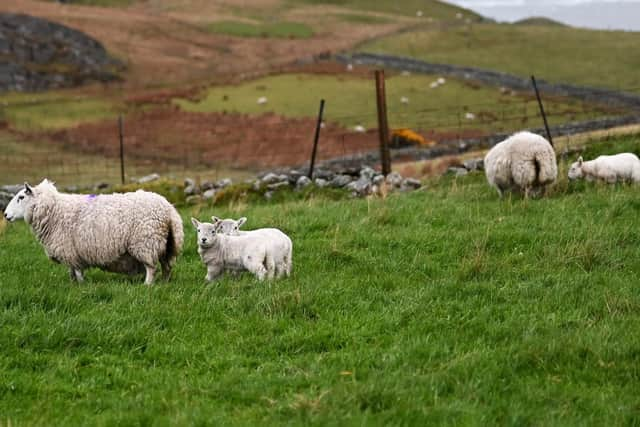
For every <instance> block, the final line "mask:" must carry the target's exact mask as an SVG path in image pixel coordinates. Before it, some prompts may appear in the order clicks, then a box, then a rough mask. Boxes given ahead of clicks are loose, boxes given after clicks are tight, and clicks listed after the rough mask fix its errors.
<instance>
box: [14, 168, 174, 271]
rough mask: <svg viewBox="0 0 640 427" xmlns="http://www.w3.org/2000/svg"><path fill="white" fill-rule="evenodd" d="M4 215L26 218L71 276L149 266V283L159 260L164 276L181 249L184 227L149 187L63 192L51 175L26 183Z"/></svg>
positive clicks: (169, 207) (52, 257)
mask: <svg viewBox="0 0 640 427" xmlns="http://www.w3.org/2000/svg"><path fill="white" fill-rule="evenodd" d="M4 216H5V217H6V218H7V219H8V220H9V221H15V220H17V219H24V220H25V222H26V223H27V224H29V225H30V226H31V229H32V230H33V232H34V234H35V236H36V238H37V239H38V240H39V241H40V243H42V246H44V250H45V253H46V254H47V256H48V257H49V258H50V259H51V260H53V261H55V262H59V263H61V264H64V265H66V266H68V267H69V273H70V275H71V279H72V280H74V281H82V280H83V279H84V278H83V274H82V273H83V270H85V269H86V268H89V267H98V268H101V269H103V270H107V271H112V272H117V273H126V274H136V273H142V272H144V271H145V270H146V277H145V284H151V283H152V282H153V279H154V275H155V272H156V269H157V263H158V262H159V263H160V265H161V267H162V273H163V276H164V277H165V278H167V279H168V278H169V276H170V274H171V268H172V266H173V263H174V262H175V259H176V257H177V256H178V254H179V253H180V251H181V249H182V244H183V240H184V231H183V228H182V219H181V218H180V215H179V214H178V212H177V211H176V209H175V208H174V207H173V206H172V205H171V204H170V203H169V202H168V201H167V200H166V199H165V198H164V197H162V196H160V195H159V194H155V193H150V192H146V191H141V190H139V191H136V192H134V193H124V194H110V195H106V194H105V195H94V194H91V195H84V194H65V193H59V192H58V190H57V189H56V187H55V185H54V184H53V183H52V182H49V181H48V180H46V179H45V180H44V181H42V182H41V183H40V184H38V185H37V186H35V187H31V186H29V184H26V183H25V185H24V188H23V189H22V190H20V191H19V192H18V193H17V194H16V195H15V197H14V198H13V199H12V200H11V202H9V205H8V206H7V209H6V210H5V212H4Z"/></svg>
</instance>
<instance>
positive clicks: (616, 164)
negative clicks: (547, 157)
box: [569, 153, 640, 184]
mask: <svg viewBox="0 0 640 427" xmlns="http://www.w3.org/2000/svg"><path fill="white" fill-rule="evenodd" d="M578 178H586V180H587V181H595V180H598V179H601V180H604V181H605V182H608V183H609V184H615V183H616V182H617V181H630V182H640V159H638V156H636V155H635V154H633V153H620V154H614V155H612V156H599V157H597V158H596V159H594V160H589V161H586V162H585V161H583V160H582V156H580V157H578V161H577V162H575V163H573V164H572V165H571V168H570V169H569V179H571V180H574V179H578Z"/></svg>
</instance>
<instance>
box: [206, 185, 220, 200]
mask: <svg viewBox="0 0 640 427" xmlns="http://www.w3.org/2000/svg"><path fill="white" fill-rule="evenodd" d="M216 193H217V190H216V189H215V188H210V189H208V190H207V191H205V192H204V193H202V197H203V198H204V199H205V200H211V199H213V198H214V197H216Z"/></svg>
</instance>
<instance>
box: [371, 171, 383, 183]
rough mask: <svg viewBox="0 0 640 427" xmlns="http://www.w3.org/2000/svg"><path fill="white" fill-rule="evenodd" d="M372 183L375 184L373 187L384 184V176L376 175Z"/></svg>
mask: <svg viewBox="0 0 640 427" xmlns="http://www.w3.org/2000/svg"><path fill="white" fill-rule="evenodd" d="M371 182H373V185H378V186H379V185H380V184H382V183H383V182H384V175H382V174H380V175H376V176H374V177H373V179H372V180H371Z"/></svg>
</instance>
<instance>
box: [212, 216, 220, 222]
mask: <svg viewBox="0 0 640 427" xmlns="http://www.w3.org/2000/svg"><path fill="white" fill-rule="evenodd" d="M211 221H213V223H214V224H217V223H219V222H220V221H222V220H221V219H220V218H218V217H217V216H212V217H211Z"/></svg>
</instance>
